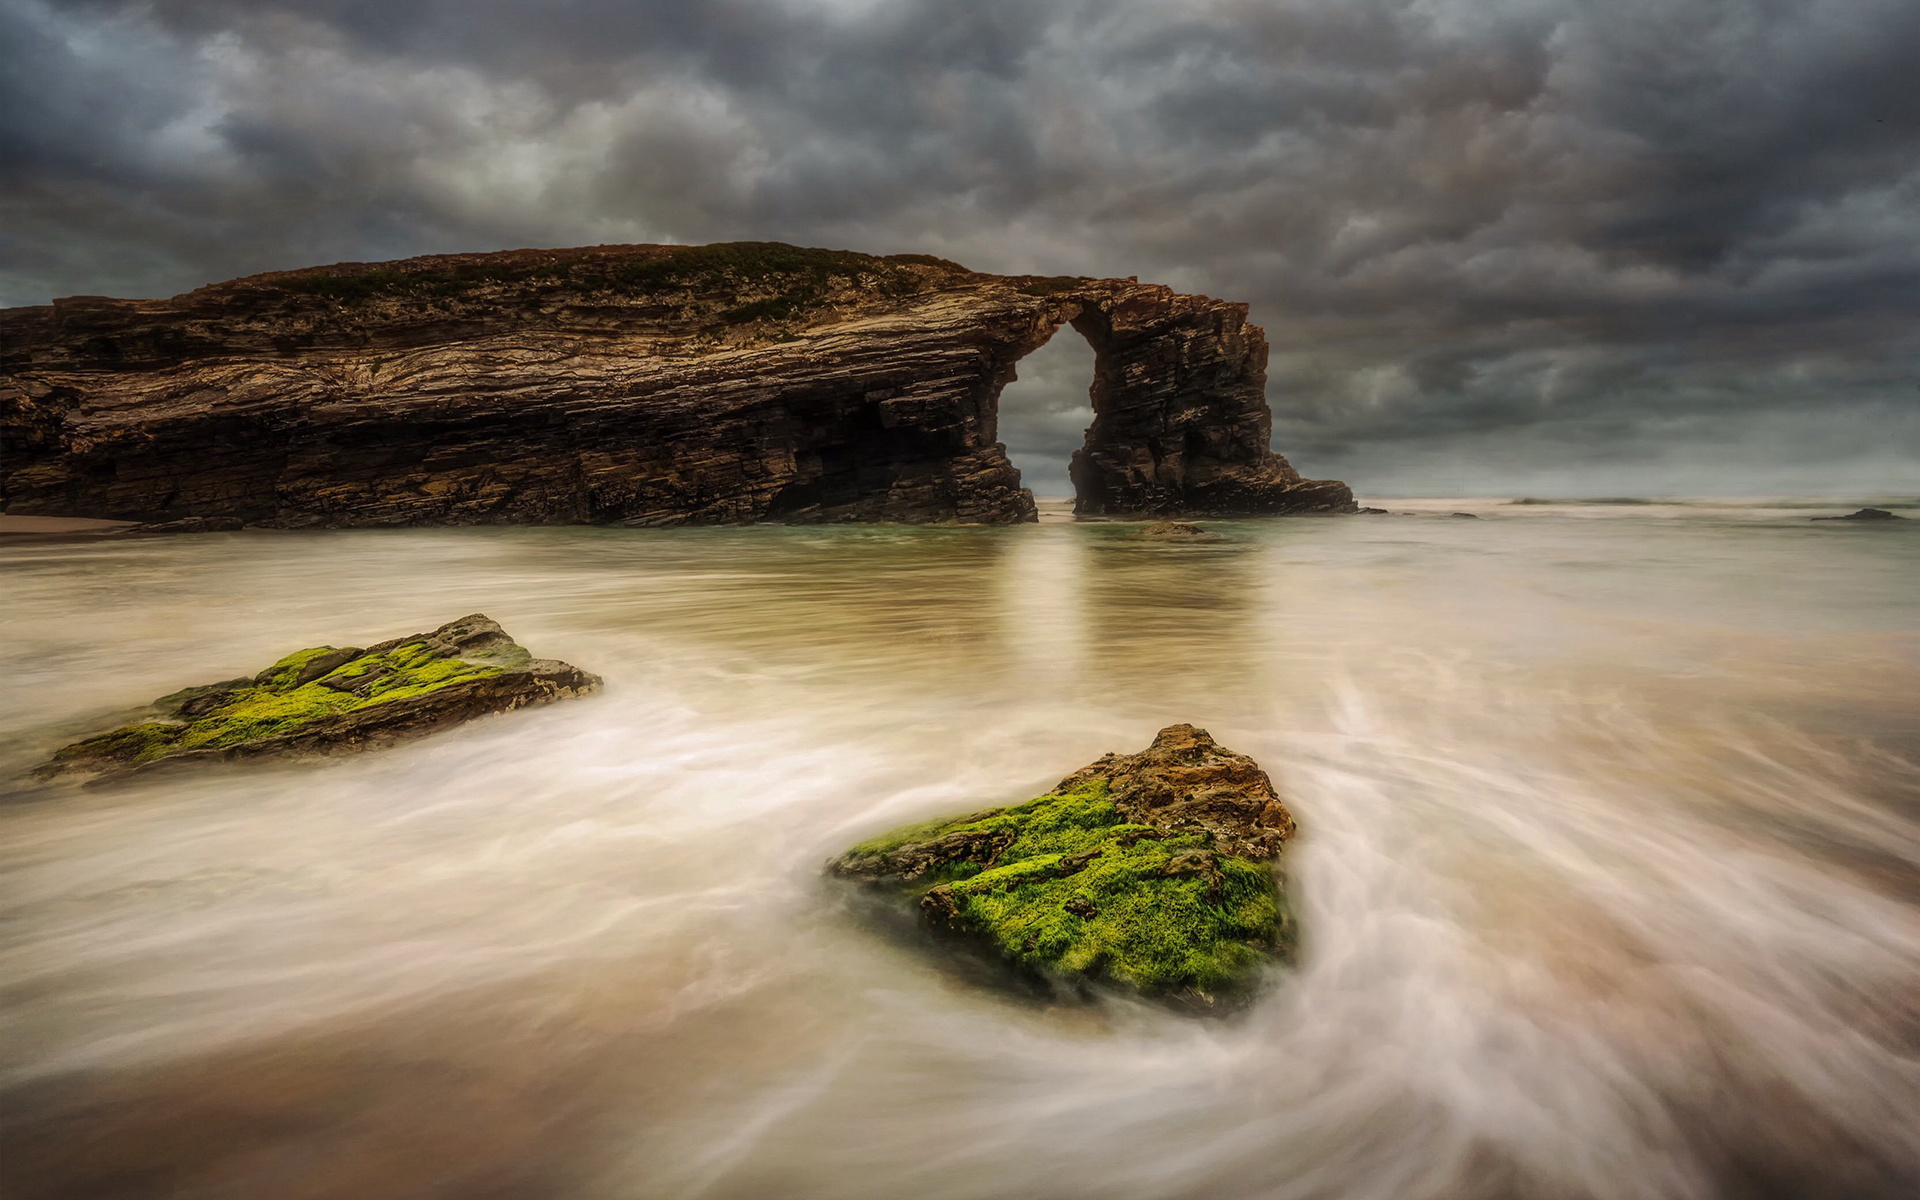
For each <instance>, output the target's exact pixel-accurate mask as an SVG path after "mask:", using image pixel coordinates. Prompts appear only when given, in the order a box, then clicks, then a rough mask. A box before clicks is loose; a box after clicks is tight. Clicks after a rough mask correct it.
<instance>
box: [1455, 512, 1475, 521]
mask: <svg viewBox="0 0 1920 1200" xmlns="http://www.w3.org/2000/svg"><path fill="white" fill-rule="evenodd" d="M1447 515H1448V516H1450V517H1464V518H1465V519H1467V520H1469V521H1478V520H1479V519H1480V514H1479V513H1462V512H1457V513H1448V514H1447Z"/></svg>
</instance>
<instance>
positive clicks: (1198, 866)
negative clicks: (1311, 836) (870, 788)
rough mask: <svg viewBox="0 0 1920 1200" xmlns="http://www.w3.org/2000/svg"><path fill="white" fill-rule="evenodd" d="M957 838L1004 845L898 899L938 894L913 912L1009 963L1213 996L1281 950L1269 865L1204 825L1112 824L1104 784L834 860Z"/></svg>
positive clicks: (1289, 937)
mask: <svg viewBox="0 0 1920 1200" xmlns="http://www.w3.org/2000/svg"><path fill="white" fill-rule="evenodd" d="M967 834H981V835H986V836H985V837H984V838H982V839H980V841H981V844H987V845H992V844H1003V845H1004V848H1003V849H1001V850H1000V851H999V852H998V853H997V854H994V855H992V856H991V861H987V862H983V861H980V860H978V859H976V858H962V859H955V860H952V861H946V862H942V863H939V864H938V865H937V866H935V867H933V868H932V869H931V870H929V871H928V872H927V873H926V874H925V875H922V876H921V877H920V878H918V879H916V880H915V881H914V882H913V884H912V885H911V886H910V889H909V896H910V897H926V896H927V894H928V893H929V892H943V893H944V894H943V895H940V896H935V897H933V898H932V900H930V901H929V902H928V903H926V904H923V907H928V908H931V909H933V910H936V911H937V912H939V913H940V914H942V915H941V917H940V919H941V920H943V921H944V923H945V924H946V925H947V926H949V927H950V928H952V929H953V930H955V931H958V932H962V933H967V934H971V935H974V936H976V937H978V938H980V939H982V940H984V941H986V942H987V943H989V944H990V945H991V946H992V947H993V948H994V949H995V950H997V951H998V952H999V953H1000V954H1001V955H1003V956H1004V957H1005V958H1007V959H1008V960H1010V961H1011V962H1013V963H1015V964H1018V965H1019V966H1021V967H1024V968H1028V969H1031V970H1034V971H1037V972H1040V973H1043V974H1049V975H1055V976H1068V977H1085V978H1091V979H1097V980H1106V981H1110V982H1115V983H1120V984H1124V985H1126V986H1129V987H1132V988H1136V989H1139V990H1140V991H1142V992H1146V993H1149V994H1156V995H1178V996H1182V997H1189V998H1196V999H1199V1000H1201V1001H1202V1002H1206V1003H1211V1002H1212V1001H1214V1000H1215V999H1218V998H1220V997H1223V996H1226V995H1230V994H1234V993H1238V992H1242V991H1244V990H1246V989H1247V988H1248V987H1249V986H1250V985H1251V984H1252V982H1253V981H1254V978H1255V977H1256V975H1257V973H1258V969H1259V968H1260V967H1261V966H1262V965H1263V964H1265V963H1268V962H1270V961H1272V959H1273V957H1274V956H1275V955H1276V954H1279V955H1285V954H1288V953H1290V952H1291V949H1292V943H1293V921H1292V917H1291V915H1290V914H1289V913H1288V912H1287V911H1286V908H1285V906H1284V901H1283V899H1282V897H1281V895H1280V892H1279V889H1278V887H1277V886H1276V884H1275V880H1274V876H1273V872H1272V870H1271V869H1270V867H1269V866H1267V865H1266V864H1263V863H1257V862H1253V861H1250V860H1248V859H1244V858H1238V857H1234V856H1231V855H1226V854H1219V853H1216V852H1215V851H1214V850H1213V849H1212V839H1211V836H1210V835H1208V834H1206V833H1204V832H1193V833H1181V832H1173V833H1169V832H1167V831H1164V830H1159V829H1155V828H1153V827H1151V826H1146V825H1138V824H1128V823H1125V822H1123V821H1122V820H1121V819H1120V818H1119V816H1118V814H1117V813H1116V812H1115V811H1114V806H1113V804H1112V803H1111V802H1110V801H1109V800H1108V798H1107V784H1106V781H1105V780H1094V781H1093V782H1091V783H1089V784H1087V785H1086V786H1084V787H1081V788H1079V789H1077V790H1075V791H1071V792H1067V793H1064V794H1054V795H1048V796H1042V797H1040V798H1039V799H1036V800H1032V801H1029V802H1028V803H1025V804H1021V805H1017V806H1014V807H1012V808H1006V809H993V810H989V811H987V812H982V813H976V814H974V815H972V816H969V817H962V818H960V819H958V820H951V821H935V822H928V823H925V824H920V825H913V826H908V827H906V828H903V829H897V830H894V831H892V832H890V833H887V834H884V835H882V836H880V837H878V838H874V839H871V840H869V841H867V842H863V843H861V844H860V845H858V846H856V847H854V848H853V849H852V850H850V851H849V852H848V853H847V855H846V856H844V857H843V858H842V860H841V862H842V863H853V864H855V867H854V869H853V870H852V871H849V872H846V873H851V874H861V873H863V872H862V871H861V870H860V867H859V864H860V863H861V862H862V861H871V860H873V859H876V858H878V857H880V856H885V855H888V854H891V853H893V852H896V851H900V850H902V848H908V847H913V846H916V845H919V844H923V843H926V842H929V841H932V840H933V839H936V838H942V837H949V836H950V835H967ZM1009 836H1010V837H1011V839H1012V840H1011V841H1006V840H1005V839H1006V838H1008V837H1009ZM934 901H938V903H934Z"/></svg>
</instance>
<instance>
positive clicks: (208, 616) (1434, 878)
mask: <svg viewBox="0 0 1920 1200" xmlns="http://www.w3.org/2000/svg"><path fill="white" fill-rule="evenodd" d="M1386 503H1387V507H1390V508H1393V509H1395V510H1396V514H1394V515H1383V516H1365V517H1354V518H1347V519H1287V520H1270V521H1264V522H1252V521H1249V522H1231V521H1220V522H1208V523H1207V524H1208V525H1209V526H1210V527H1211V528H1212V529H1213V530H1215V531H1216V532H1218V533H1219V534H1221V535H1222V540H1220V541H1217V542H1211V543H1202V544H1180V543H1164V542H1154V541H1149V540H1144V539H1142V538H1140V537H1139V536H1137V532H1138V528H1139V527H1138V526H1137V525H1134V524H1127V523H1118V522H1112V523H1109V522H1075V521H1073V520H1071V519H1070V518H1068V517H1067V516H1066V515H1065V514H1064V513H1063V512H1062V511H1061V510H1060V509H1058V508H1057V507H1055V508H1052V509H1050V510H1049V511H1048V514H1047V520H1045V521H1043V522H1042V523H1041V524H1039V525H1037V526H1026V527H1020V528H1010V529H967V528H856V527H833V528H741V529H699V530H626V529H453V530H395V531H362V532H258V533H254V532H248V533H235V534H215V535H200V536H182V537H173V538H147V539H115V540H48V539H38V540H17V541H14V542H11V543H9V544H6V545H0V680H4V686H0V776H3V777H4V778H5V779H6V781H7V782H6V784H5V785H4V786H5V788H6V789H7V790H8V796H9V799H10V802H9V803H6V804H4V805H0V1123H3V1129H0V1161H4V1162H5V1163H6V1166H5V1167H4V1169H0V1177H4V1182H0V1191H4V1192H6V1193H7V1194H9V1195H13V1196H19V1197H56V1196H58V1197H88V1198H100V1197H118V1196H126V1197H134V1196H219V1197H229V1196H230V1197H236V1198H248V1200H251V1198H257V1197H274V1198H275V1200H293V1198H298V1197H354V1198H359V1200H365V1198H368V1197H422V1196H433V1197H462V1198H464V1197H508V1196H542V1197H581V1198H596V1200H597V1198H609V1200H612V1198H624V1197H636V1198H640V1197H716V1198H719V1197H737V1198H742V1200H747V1198H767V1200H782V1198H788V1197H791V1198H796V1200H811V1198H819V1200H851V1198H864V1197H872V1198H876V1200H880V1198H887V1200H898V1198H906V1197H912V1198H916V1200H972V1198H987V1197H1019V1198H1022V1200H1048V1198H1062V1200H1066V1198H1078V1197H1103V1198H1112V1200H1132V1198H1139V1200H1146V1198H1150V1197H1209V1198H1215V1200H1218V1198H1222V1197H1241V1196H1249V1197H1252V1196H1260V1197H1302V1198H1304V1197H1325V1198H1328V1200H1333V1198H1336V1197H1338V1198H1342V1200H1357V1198H1373V1197H1377V1198H1380V1200H1387V1198H1394V1200H1415V1198H1423V1197H1483V1196H1484V1197H1566V1198H1581V1197H1592V1198H1595V1200H1629V1198H1635V1197H1702V1198H1705V1197H1720V1196H1781V1197H1810V1196H1820V1197H1895V1196H1911V1195H1914V1194H1915V1193H1916V1190H1917V1189H1920V520H1914V521H1910V522H1883V523H1880V524H1876V525H1868V524H1865V523H1860V524H1850V523H1842V522H1822V523H1815V522H1812V521H1810V520H1808V517H1809V516H1810V515H1812V514H1813V513H1814V512H1818V511H1828V510H1814V509H1806V508H1797V507H1792V506H1759V505H1747V504H1731V503H1722V504H1668V505H1644V504H1642V505H1621V504H1614V505H1569V504H1546V505H1522V504H1511V503H1502V502H1498V501H1472V502H1467V501H1440V502H1426V503H1408V502H1386ZM1456 510H1464V511H1469V512H1472V513H1474V514H1477V519H1466V518H1462V517H1455V516H1451V515H1449V514H1450V513H1452V512H1454V511H1456ZM1830 511H1838V510H1830ZM1912 515H1920V513H1916V514H1912ZM470 612H484V613H486V614H487V615H488V616H491V617H493V618H495V619H496V620H498V621H500V622H501V623H502V624H503V625H505V627H506V628H507V629H508V631H509V632H510V633H512V634H513V635H514V636H516V637H517V638H518V639H519V640H520V641H521V642H522V643H523V644H525V645H527V646H529V647H530V648H531V649H533V650H534V651H535V653H537V654H540V655H543V656H550V657H556V658H562V659H565V660H567V661H569V662H573V663H576V664H578V665H580V666H583V667H585V668H587V669H590V670H593V671H596V672H598V673H600V674H601V675H603V676H604V677H605V679H606V689H605V691H604V692H603V693H602V694H600V695H597V696H594V697H591V698H588V699H584V700H578V701H570V702H566V703H561V704H555V705H551V706H549V707H545V708H540V709H534V710H526V711H521V712H516V713H512V714H507V715H503V716H498V717H492V718H487V719H484V720H480V721H476V722H474V723H472V724H470V725H468V726H466V727H463V728H461V729H458V730H456V731H453V732H450V733H446V734H443V735H439V736H435V737H433V738H430V739H427V740H423V741H419V742H415V743H412V744H409V745H406V746H403V747H399V748H396V749H391V750H384V751H377V752H372V753H366V754H360V755H354V756H342V757H336V758H331V759H327V760H323V761H318V762H294V763H261V762H256V763H249V764H241V765H235V766H225V767H209V768H206V769H195V770H181V771H176V772H171V773H158V774H154V775H152V776H149V777H143V778H139V779H136V780H135V781H133V782H130V783H128V784H126V785H124V786H120V787H114V788H102V789H79V788H74V787H71V786H67V785H58V786H50V785H37V784H31V783H30V782H27V781H26V779H25V772H26V771H27V770H29V769H30V768H31V767H32V766H33V765H34V764H35V763H36V762H38V761H40V760H42V759H43V758H44V757H45V755H46V754H47V753H48V752H49V751H50V750H52V749H53V748H55V747H57V746H59V745H61V744H63V743H64V742H66V741H70V740H73V739H74V738H76V737H78V736H82V735H84V734H86V733H88V732H92V731H97V730H99V729H101V728H104V727H110V726H112V725H114V724H116V723H119V722H121V721H123V720H125V719H127V718H128V715H129V713H130V710H132V709H133V708H134V707H136V706H138V705H139V704H140V703H141V702H143V701H146V700H148V699H151V698H152V697H154V696H157V695H160V694H162V693H165V692H168V691H172V690H174V689H176V688H178V687H181V686H184V685H187V684H193V683H201V682H210V681H214V680H220V679H226V678H230V677H233V676H236V675H242V674H248V673H251V672H252V671H255V670H257V669H259V668H260V667H262V666H264V665H265V664H267V663H269V662H271V661H273V660H274V659H275V658H277V657H279V656H281V655H282V654H285V653H287V652H289V651H291V650H294V649H297V648H300V647H304V646H310V645H318V644H322V643H330V644H334V645H349V644H351V645H365V644H369V643H371V642H374V641H377V640H381V639H385V638H389V637H393V636H396V635H400V634H405V633H409V632H413V631H417V630H421V629H427V628H431V627H433V626H435V625H438V624H440V623H442V622H445V621H448V620H451V619H453V618H456V617H459V616H462V615H465V614H467V613H470ZM1181 721H1185V722H1192V723H1194V724H1197V725H1200V726H1203V727H1205V728H1207V729H1208V730H1210V731H1211V732H1212V733H1213V734H1214V735H1215V736H1216V737H1217V738H1218V739H1219V740H1220V741H1221V742H1222V743H1223V744H1225V745H1226V746H1228V747H1231V748H1232V749H1235V750H1238V751H1242V752H1244V753H1247V754H1250V755H1252V756H1253V757H1254V758H1255V759H1257V760H1258V761H1259V762H1260V763H1261V764H1262V765H1263V766H1264V767H1265V768H1266V769H1267V770H1268V771H1269V773H1270V774H1271V775H1272V776H1273V778H1274V782H1275V784H1276V785H1277V786H1278V788H1279V789H1280V791H1281V793H1282V794H1283V796H1284V797H1285V799H1286V801H1287V803H1288V805H1289V806H1290V808H1291V809H1292V811H1293V813H1294V814H1295V816H1296V818H1297V819H1298V821H1299V825H1300V830H1301V832H1300V836H1299V838H1298V840H1297V841H1296V842H1295V843H1294V845H1293V846H1292V847H1291V848H1290V849H1289V851H1288V853H1287V855H1286V858H1285V860H1284V869H1285V872H1286V875H1287V877H1288V880H1289V883H1288V886H1289V888H1290V890H1291V892H1292V894H1293V896H1294V898H1295V903H1296V905H1297V908H1298V910H1299V913H1300V916H1301V920H1302V923H1303V928H1304V945H1303V954H1302V958H1301V961H1300V962H1299V964H1298V965H1297V967H1295V968H1293V969H1290V970H1276V971H1275V972H1274V973H1273V975H1272V977H1271V979H1270V980H1269V981H1268V983H1267V986H1266V988H1265V991H1264V992H1263V994H1262V996H1261V998H1260V999H1259V1000H1258V1002H1257V1003H1255V1004H1254V1005H1253V1006H1252V1007H1251V1008H1250V1009H1248V1010H1246V1011H1244V1012H1241V1013H1239V1014H1237V1015H1234V1016H1231V1017H1225V1018H1211V1019H1196V1018H1194V1017H1192V1016H1189V1015H1182V1014H1178V1013H1172V1012H1166V1011H1162V1010H1160V1009H1157V1008H1153V1007H1150V1006H1143V1005H1139V1004H1132V1003H1127V1002H1124V1001H1119V1000H1110V1001H1107V1002H1104V1003H1098V1004H1094V1005H1091V1006H1078V1007H1075V1006H1066V1007H1062V1006H1057V1005H1048V1004H1042V1003H1038V1002H1036V1001H1035V1000H1033V999H1032V998H1031V997H1028V996H1024V995H1022V994H1019V993H1016V992H1002V991H998V990H995V989H993V988H989V987H983V986H981V983H980V981H979V980H978V979H977V978H974V977H971V976H963V975H958V974H955V973H953V972H952V971H950V970H948V969H947V968H946V966H945V965H944V964H943V962H942V961H941V959H940V958H939V956H938V955H937V954H933V953H929V952H927V951H926V950H925V949H924V948H922V947H918V946H915V945H913V944H911V943H903V942H901V941H899V940H897V939H893V938H888V937H884V936H880V935H879V934H877V933H876V932H875V931H874V930H872V929H870V928H867V927H866V926H864V925H862V924H861V923H860V922H859V921H858V920H856V919H854V918H853V916H852V915H850V914H849V912H848V911H847V910H846V909H845V908H843V907H842V906H841V905H840V903H839V902H838V897H837V895H836V893H835V892H834V891H833V890H832V889H831V888H829V887H827V886H826V885H825V884H824V883H823V881H822V880H821V878H820V868H821V865H822V863H823V861H824V860H825V859H827V858H828V857H829V856H830V855H832V854H834V853H835V852H836V851H838V850H840V849H841V848H843V847H845V846H846V845H848V844H850V843H852V842H854V841H856V840H859V839H861V838H863V837H866V836H868V835H871V834H873V833H876V832H878V831H881V830H884V829H886V828H888V827H890V826H893V825H896V824H900V823H903V822H907V821H913V820H919V819H924V818H929V817H934V816H940V815H943V814H951V813H957V812H962V811H969V810H974V809H978V808H981V807H985V806H989V805H995V804H1002V803H1009V802H1014V801H1019V800H1023V799H1026V798H1028V797H1031V796H1034V795H1037V794H1040V793H1042V792H1044V791H1045V790H1046V789H1047V788H1048V787H1049V786H1050V785H1051V784H1052V783H1053V782H1054V781H1055V780H1057V779H1058V778H1059V777H1060V776H1062V775H1064V774H1066V773H1067V772H1069V771H1071V770H1073V769H1074V768H1077V767H1079V766H1081V765H1082V764H1084V763H1087V762H1089V761H1091V760H1092V759H1094V758H1095V757H1097V756H1098V755H1100V754H1101V753H1103V752H1106V751H1109V750H1114V751H1133V750H1137V749H1140V748H1141V747H1143V746H1145V745H1146V743H1147V742H1148V740H1149V739H1150V738H1151V737H1152V735H1153V733H1154V732H1155V731H1156V730H1157V729H1158V728H1160V727H1161V726H1163V725H1167V724H1171V723H1174V722H1181Z"/></svg>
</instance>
